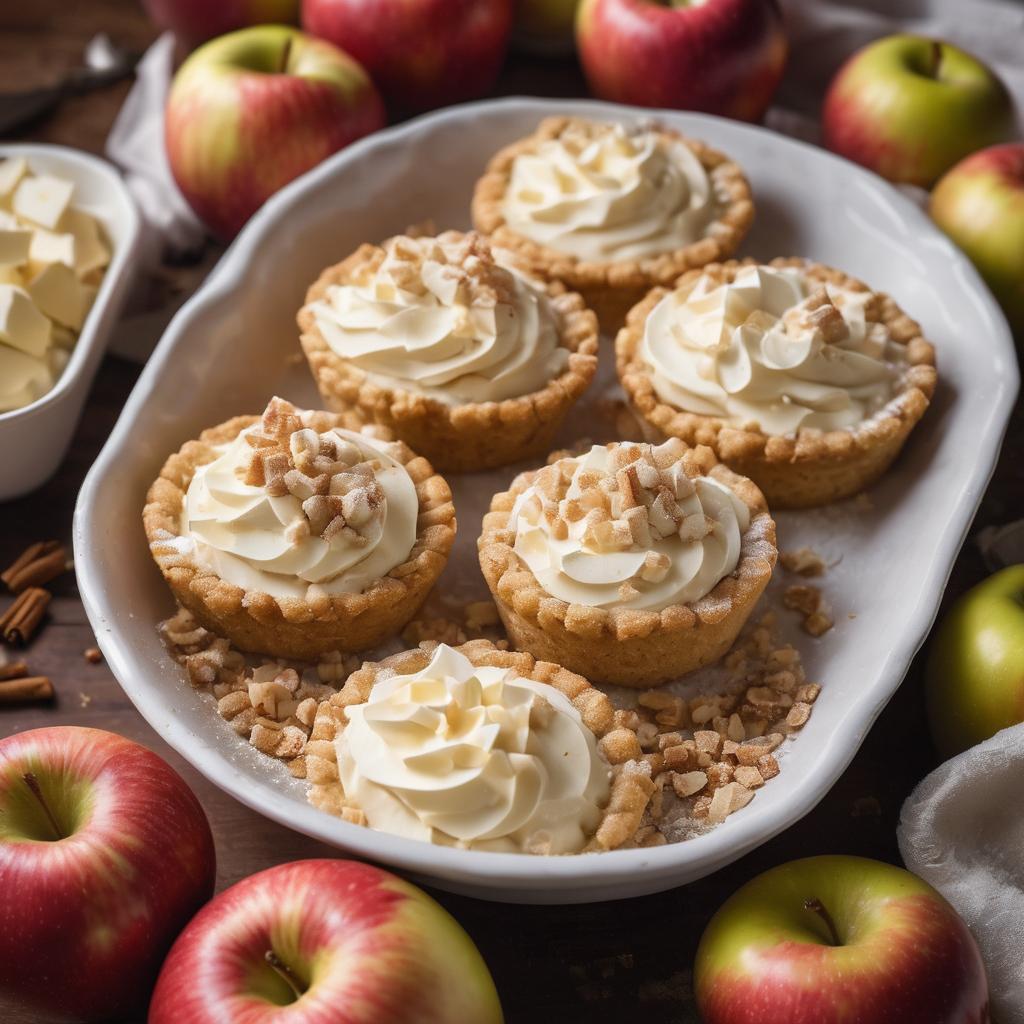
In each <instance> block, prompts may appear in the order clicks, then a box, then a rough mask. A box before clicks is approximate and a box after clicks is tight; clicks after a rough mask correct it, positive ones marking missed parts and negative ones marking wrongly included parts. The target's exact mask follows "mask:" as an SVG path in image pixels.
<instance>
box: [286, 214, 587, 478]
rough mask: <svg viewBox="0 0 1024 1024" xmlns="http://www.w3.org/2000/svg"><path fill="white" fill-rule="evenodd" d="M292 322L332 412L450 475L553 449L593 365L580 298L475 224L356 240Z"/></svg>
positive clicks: (316, 284) (321, 278)
mask: <svg viewBox="0 0 1024 1024" xmlns="http://www.w3.org/2000/svg"><path fill="white" fill-rule="evenodd" d="M298 323H299V328H300V330H301V337H302V347H303V349H304V351H305V353H306V358H307V359H308V361H309V365H310V368H311V370H312V372H313V376H314V378H315V380H316V383H317V387H318V388H319V390H320V393H321V395H322V396H323V398H324V401H325V402H326V403H327V404H328V405H329V406H330V407H331V408H333V409H335V410H337V411H339V412H342V413H344V414H346V415H347V416H348V417H350V419H351V421H352V422H355V423H360V422H361V423H375V424H380V425H382V426H385V427H387V428H388V429H389V430H391V431H392V432H393V433H394V434H395V436H396V437H398V438H399V439H401V440H403V441H405V442H406V443H407V444H408V445H409V446H410V447H412V448H413V449H414V450H415V451H418V452H421V453H422V454H423V455H425V456H426V457H427V458H429V459H430V460H431V462H432V463H433V464H434V465H436V466H438V467H439V468H441V469H443V470H445V471H450V472H472V471H476V470H482V469H491V468H493V467H495V466H502V465H506V464H507V463H510V462H516V461H519V460H521V459H525V458H529V457H530V456H536V455H538V454H540V453H542V452H545V451H548V450H549V449H550V448H551V446H552V443H553V439H554V435H555V432H556V431H557V430H558V427H559V426H560V425H561V422H562V420H563V419H564V418H565V415H566V413H567V412H568V411H569V409H570V407H571V406H572V405H573V403H574V402H575V401H576V400H577V399H578V398H579V397H580V395H582V393H583V392H584V391H585V390H586V388H587V386H588V385H589V384H590V382H591V380H592V379H593V376H594V372H595V371H596V369H597V321H596V318H595V317H594V314H593V313H592V312H590V310H588V309H587V308H586V307H585V305H584V302H583V299H582V298H580V296H579V295H575V294H572V293H570V292H567V291H566V290H565V288H564V287H563V286H562V285H560V284H557V283H554V284H549V285H545V284H543V283H542V282H538V281H536V280H534V279H531V278H530V277H528V276H527V275H524V274H523V273H522V272H521V271H520V270H519V269H518V267H517V265H516V263H515V261H514V260H512V259H511V258H510V257H509V255H508V254H506V253H502V252H501V251H498V250H495V251H492V250H491V248H490V246H489V245H488V244H487V241H486V240H484V239H481V238H480V237H479V236H478V235H475V234H472V233H470V234H465V235H464V234H460V233H459V232H456V231H448V232H445V233H444V234H442V235H440V236H438V237H437V238H408V237H405V236H401V235H400V236H397V237H395V238H390V239H388V240H387V241H385V242H384V243H383V244H382V245H380V246H376V245H364V246H361V247H360V248H359V249H358V250H357V251H356V252H355V253H353V254H352V255H351V256H349V257H348V259H346V260H344V261H343V262H342V263H339V264H338V265H337V266H334V267H329V268H328V269H327V270H325V271H324V272H323V273H322V274H321V275H320V278H319V279H318V280H317V281H316V283H315V284H313V286H312V287H311V288H310V289H309V292H308V294H307V296H306V304H305V305H304V306H303V307H302V309H301V310H300V312H299V315H298Z"/></svg>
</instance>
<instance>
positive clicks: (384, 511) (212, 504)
mask: <svg viewBox="0 0 1024 1024" xmlns="http://www.w3.org/2000/svg"><path fill="white" fill-rule="evenodd" d="M259 430H260V425H259V424H255V425H254V426H252V427H249V428H247V429H246V430H244V431H242V433H241V434H239V436H238V437H237V438H235V439H234V440H233V441H231V442H230V443H229V444H226V445H222V446H220V447H219V449H218V452H219V454H218V456H217V458H216V459H214V460H213V461H212V462H209V463H207V464H205V465H202V466H200V467H198V469H197V470H196V472H195V475H194V476H193V478H192V481H191V482H190V484H189V487H188V492H187V494H186V496H185V502H184V507H183V510H182V536H183V537H185V538H186V539H187V540H188V541H189V542H191V544H192V545H193V546H194V549H195V555H196V557H197V559H198V560H199V561H201V562H203V563H205V564H206V565H208V566H209V567H210V568H211V569H212V570H213V571H214V572H216V573H217V575H218V576H220V577H221V579H223V580H227V581H228V582H229V583H234V584H235V585H236V586H239V587H243V588H245V589H247V590H253V591H258V592H262V593H268V594H271V595H273V596H275V597H304V596H306V595H307V594H308V588H309V585H310V584H315V585H317V586H319V587H321V588H322V589H323V590H324V591H325V592H327V593H328V594H336V593H358V592H360V591H361V590H363V589H364V588H365V587H366V586H368V585H369V584H371V583H373V582H374V581H375V580H377V579H380V578H381V577H382V576H386V575H387V573H388V572H390V571H391V570H392V569H393V568H394V567H395V566H396V565H399V564H400V563H401V562H403V561H405V560H406V558H407V557H408V555H409V552H410V551H411V550H412V548H413V545H414V544H415V542H416V520H417V517H418V515H419V501H418V498H417V496H416V487H415V484H414V483H413V481H412V478H411V477H410V476H409V474H408V473H407V472H406V469H405V467H404V466H403V465H402V464H401V463H400V462H399V461H397V460H396V459H395V458H394V457H393V456H392V455H391V454H389V452H388V447H389V446H388V445H387V444H385V443H383V442H381V441H377V440H374V439H371V438H368V437H365V436H363V435H362V434H356V433H352V432H351V431H348V430H341V429H335V430H332V431H329V432H328V434H329V435H330V436H332V437H333V438H337V440H338V442H339V443H340V445H341V446H342V448H343V449H344V450H345V451H347V452H348V453H349V455H348V458H349V462H350V463H356V466H355V468H356V469H357V472H355V473H353V472H349V471H348V468H347V467H344V466H343V467H342V471H341V472H339V473H337V474H335V476H334V477H333V478H332V480H331V490H332V492H333V493H331V494H326V495H314V494H312V493H311V490H310V487H309V484H308V483H304V482H303V480H302V479H301V478H300V479H298V480H297V481H296V482H295V485H294V487H293V490H294V493H293V491H292V490H285V489H284V488H279V489H280V490H283V491H284V493H281V494H272V493H270V491H269V489H268V488H267V487H266V486H263V485H258V484H252V483H247V482H246V469H247V467H248V465H249V463H250V460H251V459H252V457H253V448H252V446H251V445H250V443H249V440H248V435H252V434H255V433H258V432H259ZM303 433H305V434H307V435H312V436H313V437H314V438H316V437H317V436H318V435H317V434H316V433H315V431H310V430H306V431H304V432H303ZM324 436H325V435H320V437H324ZM357 460H362V461H359V462H357ZM371 473H372V479H371V477H370V474H371ZM360 474H362V475H360ZM303 476H304V474H303ZM306 480H309V478H308V477H306ZM368 485H369V486H368ZM321 489H322V488H321ZM367 495H372V506H373V507H371V502H368V501H367V500H366V496H367ZM321 497H322V498H323V501H319V499H320V498H321ZM311 502H312V503H311ZM320 505H324V506H325V507H326V508H327V511H326V513H322V511H321V509H320V508H319V506H320ZM334 506H336V508H337V510H338V511H340V510H342V509H344V510H345V511H346V512H347V513H348V517H349V522H350V524H356V525H357V526H358V531H357V529H353V528H351V525H350V526H349V527H348V528H345V527H342V528H339V529H332V528H331V527H330V525H324V524H325V523H328V521H333V524H334V525H337V523H338V522H339V521H342V520H339V519H338V518H336V517H335V516H334V514H333V512H332V511H331V509H332V507H334ZM318 519H319V520H320V521H321V530H320V531H316V530H312V529H311V528H310V523H311V521H312V522H313V523H314V524H316V523H317V520H318Z"/></svg>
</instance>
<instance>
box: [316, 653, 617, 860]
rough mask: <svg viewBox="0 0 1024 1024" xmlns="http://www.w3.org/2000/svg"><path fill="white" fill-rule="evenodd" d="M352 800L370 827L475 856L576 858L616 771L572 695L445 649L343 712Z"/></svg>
mask: <svg viewBox="0 0 1024 1024" xmlns="http://www.w3.org/2000/svg"><path fill="white" fill-rule="evenodd" d="M345 713H346V715H347V716H348V724H347V725H346V726H345V728H344V730H342V732H341V734H340V736H339V738H338V740H337V743H336V746H337V753H338V769H339V774H340V776H341V782H342V786H343V787H344V790H345V795H346V797H348V798H349V799H351V800H353V801H354V802H355V803H356V804H357V805H358V806H359V807H360V808H361V809H362V811H363V813H364V814H365V815H366V818H367V821H368V822H369V824H370V826H371V827H372V828H376V829H380V830H381V831H385V832H392V833H394V834H396V835H400V836H407V837H409V838H412V839H422V840H426V841H428V842H433V843H438V844H443V845H457V846H462V847H468V848H472V849H482V850H497V851H504V852H530V853H539V852H544V853H553V854H558V853H576V852H578V851H580V850H582V849H583V847H584V846H585V845H586V843H587V841H588V839H589V838H590V837H591V836H592V835H593V833H594V831H595V830H596V828H597V826H598V824H599V822H600V818H601V808H602V807H603V806H604V805H605V804H606V803H607V801H608V796H609V786H610V781H609V774H610V773H609V767H608V764H607V763H606V762H605V761H604V760H603V759H602V758H601V756H600V755H599V753H598V750H597V744H596V740H595V737H594V734H593V733H592V732H591V731H590V730H589V729H588V728H587V726H586V725H584V723H583V720H582V719H581V718H580V715H579V712H578V711H577V710H576V709H575V708H574V707H573V706H572V704H571V703H570V701H569V700H568V699H567V698H566V697H565V696H563V694H562V693H561V692H560V691H558V690H556V689H555V688H554V687H553V686H550V685H548V684H547V683H541V682H537V681H536V680H533V679H528V678H524V677H522V676H520V675H517V674H516V673H515V672H514V671H513V670H510V669H503V668H495V667H484V666H474V665H473V664H472V662H470V661H469V659H468V658H466V657H465V656H464V655H463V654H461V653H460V652H458V651H455V650H453V649H452V648H450V647H448V646H447V645H445V644H442V645H440V646H439V647H438V648H437V649H436V651H435V652H434V654H433V656H432V657H431V659H430V662H429V664H428V665H427V666H426V667H425V668H423V669H421V670H420V671H419V672H416V673H414V674H412V675H404V676H391V677H390V678H380V679H379V680H378V682H377V683H376V684H375V685H374V687H373V689H372V690H371V692H370V697H369V700H368V701H367V702H366V703H365V704H356V705H351V706H349V707H347V708H346V709H345Z"/></svg>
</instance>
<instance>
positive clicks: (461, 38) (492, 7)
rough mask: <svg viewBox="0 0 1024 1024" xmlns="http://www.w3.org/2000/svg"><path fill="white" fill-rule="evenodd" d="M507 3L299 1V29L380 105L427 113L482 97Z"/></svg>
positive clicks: (505, 26)
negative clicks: (357, 74)
mask: <svg viewBox="0 0 1024 1024" xmlns="http://www.w3.org/2000/svg"><path fill="white" fill-rule="evenodd" d="M512 6H513V0H302V27H303V28H304V29H305V30H306V31H307V32H310V33H312V34H313V35H314V36H319V37H320V38H321V39H327V40H329V41H330V42H332V43H334V44H335V46H340V47H341V48H342V49H343V50H344V51H345V52H346V53H350V54H351V55H352V56H353V57H354V58H355V59H356V60H358V61H359V62H360V63H361V64H362V65H363V67H365V68H366V70H367V71H369V73H370V75H371V76H372V78H373V80H374V82H376V83H377V86H378V87H379V88H380V90H381V92H382V93H383V94H384V98H385V99H386V100H387V102H388V104H389V105H390V106H392V107H393V108H394V109H396V110H402V111H406V112H412V111H419V110H430V109H431V108H433V107H440V106H444V105H445V104H448V103H459V102H461V101H463V100H470V99H475V98H476V97H478V96H483V95H484V94H485V93H487V92H488V91H489V90H490V88H491V86H493V85H494V83H495V81H496V79H497V77H498V72H499V71H500V70H501V64H502V61H503V60H504V58H505V50H506V49H507V47H508V40H509V35H510V33H511V29H512Z"/></svg>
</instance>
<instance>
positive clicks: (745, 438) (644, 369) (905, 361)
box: [615, 259, 936, 508]
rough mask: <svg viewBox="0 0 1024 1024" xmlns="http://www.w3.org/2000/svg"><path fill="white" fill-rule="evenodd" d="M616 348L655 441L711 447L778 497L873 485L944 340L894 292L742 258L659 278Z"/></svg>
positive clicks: (798, 502)
mask: <svg viewBox="0 0 1024 1024" xmlns="http://www.w3.org/2000/svg"><path fill="white" fill-rule="evenodd" d="M615 352H616V366H617V370H618V374H619V378H620V380H621V381H622V386H623V388H624V389H625V392H626V396H627V399H628V400H629V402H630V404H631V405H632V407H633V409H634V410H635V411H636V413H637V414H638V416H639V419H640V421H641V425H642V426H643V428H644V429H645V431H646V433H647V435H648V436H649V437H651V438H652V440H658V439H661V438H664V437H666V436H672V437H678V438H680V439H682V440H683V441H685V442H687V443H688V444H707V445H709V446H711V447H712V448H713V449H714V451H715V454H716V455H717V456H718V458H719V459H721V460H722V461H723V462H725V463H727V464H728V465H729V466H731V467H732V468H733V469H735V470H736V472H738V473H741V474H743V475H745V476H749V477H750V478H751V479H752V480H753V481H754V482H755V483H756V484H757V485H758V486H759V487H760V488H761V490H762V491H763V492H764V494H765V497H766V498H767V500H768V503H769V505H770V506H771V507H772V508H802V507H807V506H813V505H821V504H826V503H828V502H832V501H838V500H840V499H842V498H846V497H849V496H851V495H854V494H856V493H858V492H859V491H861V490H863V489H864V488H865V487H867V486H868V485H869V484H871V483H872V482H873V481H874V480H876V479H877V478H878V477H879V476H881V474H882V473H884V472H885V470H886V469H887V468H888V467H889V465H890V464H891V463H892V461H893V459H895V457H896V456H897V454H898V453H899V451H900V449H901V448H902V447H903V444H904V443H905V442H906V440H907V437H908V436H909V434H910V432H911V430H912V429H913V428H914V426H915V425H916V424H917V423H918V421H919V420H920V419H921V417H922V416H923V415H924V413H925V410H926V409H927V408H928V404H929V402H930V400H931V397H932V394H933V392H934V390H935V384H936V372H935V367H934V361H935V353H934V349H933V348H932V346H931V345H930V344H929V343H928V342H927V341H925V340H924V338H922V337H921V329H920V327H919V326H918V324H917V323H915V322H914V321H913V320H911V319H910V317H908V316H907V315H906V314H905V313H904V312H903V311H902V310H901V309H900V308H899V306H897V305H896V303H895V302H894V301H893V300H892V299H891V298H890V297H889V296H888V295H884V294H881V293H875V292H872V291H871V290H870V289H869V288H868V287H867V285H865V284H863V283H862V282H861V281H858V280H857V279H856V278H853V277H851V276H849V275H848V274H845V273H843V272H842V271H839V270H834V269H832V268H830V267H825V266H822V265H820V264H816V263H810V262H808V261H804V260H800V259H776V260H773V261H772V262H771V263H769V264H758V263H756V262H754V261H753V260H743V261H730V262H728V263H724V264H716V265H713V266H709V267H705V268H704V269H703V270H699V271H692V272H690V273H688V274H686V275H684V276H683V277H682V278H681V279H680V280H679V282H678V284H677V285H676V287H675V288H674V289H671V290H668V289H662V288H659V289H654V290H653V291H651V293H650V294H649V295H647V297H646V298H645V299H644V300H643V301H642V302H640V303H639V304H638V305H637V306H635V307H634V308H633V309H632V310H631V311H630V313H629V315H628V317H627V319H626V325H625V326H624V327H623V328H622V330H621V331H620V332H619V334H618V337H617V338H616V343H615Z"/></svg>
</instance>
